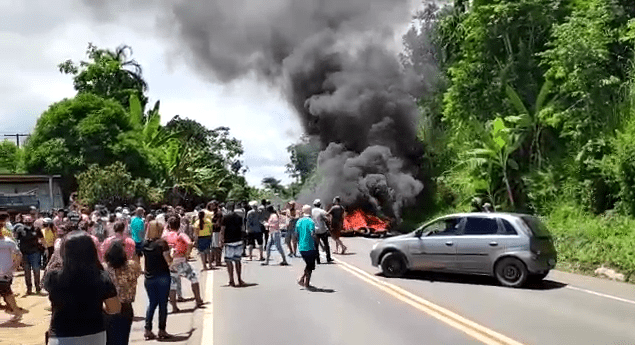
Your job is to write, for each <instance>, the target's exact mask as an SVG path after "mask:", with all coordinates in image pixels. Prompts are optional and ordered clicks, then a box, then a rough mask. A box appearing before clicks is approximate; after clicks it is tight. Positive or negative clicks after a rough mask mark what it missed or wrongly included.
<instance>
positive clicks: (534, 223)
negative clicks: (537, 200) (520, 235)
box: [520, 216, 551, 238]
mask: <svg viewBox="0 0 635 345" xmlns="http://www.w3.org/2000/svg"><path fill="white" fill-rule="evenodd" d="M520 218H521V219H522V220H523V221H524V222H525V224H527V227H529V229H531V232H532V233H533V235H534V236H535V237H537V238H547V237H550V236H551V234H549V230H548V229H547V226H546V225H545V224H544V223H543V222H542V221H541V220H540V219H538V218H536V217H532V216H522V217H520Z"/></svg>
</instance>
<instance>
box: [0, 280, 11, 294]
mask: <svg viewBox="0 0 635 345" xmlns="http://www.w3.org/2000/svg"><path fill="white" fill-rule="evenodd" d="M12 282H13V279H11V280H9V281H6V280H0V296H2V297H5V296H11V295H13V291H11V283H12Z"/></svg>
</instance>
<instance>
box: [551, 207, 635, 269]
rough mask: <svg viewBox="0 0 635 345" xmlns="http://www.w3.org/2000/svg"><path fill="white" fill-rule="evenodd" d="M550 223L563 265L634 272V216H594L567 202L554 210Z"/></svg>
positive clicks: (607, 214)
mask: <svg viewBox="0 0 635 345" xmlns="http://www.w3.org/2000/svg"><path fill="white" fill-rule="evenodd" d="M547 224H548V226H549V228H550V230H551V232H552V234H553V236H554V241H555V245H556V249H557V251H558V261H559V262H560V263H561V264H564V266H570V267H573V268H577V269H580V270H582V271H586V272H589V271H592V270H594V269H596V268H597V267H599V266H601V265H606V266H609V267H612V268H615V269H617V270H620V271H622V272H628V273H632V272H635V219H633V218H630V217H626V216H622V215H619V214H617V213H614V212H609V213H606V214H605V215H603V216H595V215H592V214H590V213H587V212H584V211H582V210H580V206H579V205H575V204H564V205H561V206H559V207H557V208H554V209H553V211H552V212H551V214H550V215H549V217H547Z"/></svg>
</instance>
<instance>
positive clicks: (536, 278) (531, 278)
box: [527, 271, 549, 283]
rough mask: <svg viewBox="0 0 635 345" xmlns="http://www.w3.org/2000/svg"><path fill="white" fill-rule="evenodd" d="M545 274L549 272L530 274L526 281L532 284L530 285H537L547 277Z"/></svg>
mask: <svg viewBox="0 0 635 345" xmlns="http://www.w3.org/2000/svg"><path fill="white" fill-rule="evenodd" d="M547 274H549V271H547V272H545V273H538V274H530V275H529V277H528V278H527V280H528V281H530V282H532V283H539V282H541V281H542V280H543V279H545V278H546V277H547Z"/></svg>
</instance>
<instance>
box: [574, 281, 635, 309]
mask: <svg viewBox="0 0 635 345" xmlns="http://www.w3.org/2000/svg"><path fill="white" fill-rule="evenodd" d="M566 288H567V289H571V290H576V291H581V292H586V293H588V294H591V295H596V296H600V297H604V298H609V299H612V300H616V301H620V302H624V303H629V304H633V305H635V301H632V300H630V299H626V298H621V297H616V296H611V295H607V294H605V293H601V292H595V291H592V290H587V289H582V288H579V287H575V286H571V285H567V286H566Z"/></svg>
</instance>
